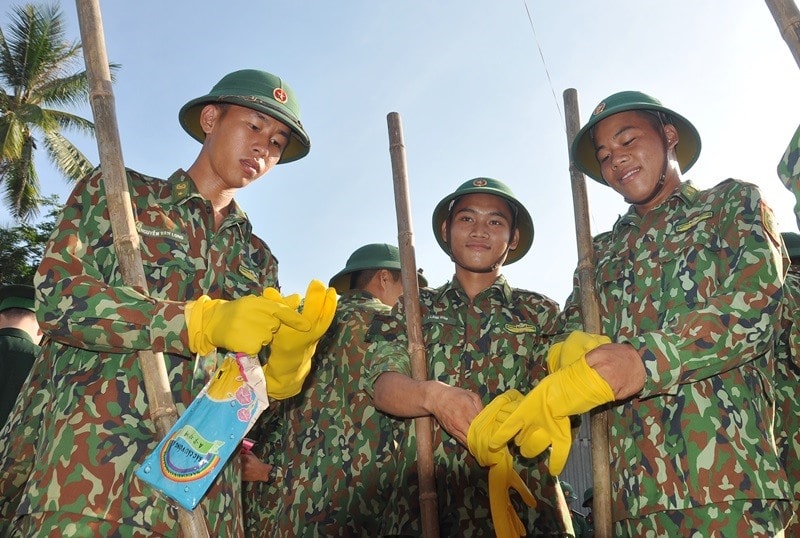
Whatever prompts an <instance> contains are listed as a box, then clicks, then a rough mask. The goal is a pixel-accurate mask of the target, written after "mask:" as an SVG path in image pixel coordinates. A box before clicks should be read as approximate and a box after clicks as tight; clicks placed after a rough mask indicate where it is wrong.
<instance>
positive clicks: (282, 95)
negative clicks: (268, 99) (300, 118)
mask: <svg viewBox="0 0 800 538" xmlns="http://www.w3.org/2000/svg"><path fill="white" fill-rule="evenodd" d="M272 97H274V98H275V100H276V101H278V102H279V103H285V102H286V101H288V100H289V96H287V95H286V92H285V91H283V88H275V89H274V90H272Z"/></svg>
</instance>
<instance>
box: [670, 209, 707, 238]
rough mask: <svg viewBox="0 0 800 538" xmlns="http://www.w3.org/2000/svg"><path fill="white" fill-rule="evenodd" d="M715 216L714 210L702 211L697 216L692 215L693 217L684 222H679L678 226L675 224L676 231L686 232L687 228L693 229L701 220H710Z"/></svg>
mask: <svg viewBox="0 0 800 538" xmlns="http://www.w3.org/2000/svg"><path fill="white" fill-rule="evenodd" d="M713 216H714V212H713V211H703V212H702V213H700V214H699V215H697V216H696V217H692V218H691V219H689V220H687V221H686V222H682V223H680V224H678V225H677V226H675V231H676V232H679V233H683V232H685V231H687V230H691V229H692V228H694V227H695V226H697V224H698V223H699V222H702V221H704V220H708V219H710V218H711V217H713Z"/></svg>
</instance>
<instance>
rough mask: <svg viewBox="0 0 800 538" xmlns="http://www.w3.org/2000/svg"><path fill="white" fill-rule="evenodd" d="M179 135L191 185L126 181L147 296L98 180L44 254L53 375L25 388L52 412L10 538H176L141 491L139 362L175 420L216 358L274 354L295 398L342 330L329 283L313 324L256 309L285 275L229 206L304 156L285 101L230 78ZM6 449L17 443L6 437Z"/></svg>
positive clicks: (254, 76)
mask: <svg viewBox="0 0 800 538" xmlns="http://www.w3.org/2000/svg"><path fill="white" fill-rule="evenodd" d="M179 120H180V123H181V125H182V126H183V128H184V129H185V130H186V131H187V132H188V133H189V134H190V135H191V136H192V137H193V138H195V139H196V140H198V141H200V142H201V143H202V148H201V150H200V152H199V154H198V156H197V158H196V160H195V161H194V163H193V164H192V165H191V166H190V167H189V168H188V169H187V170H186V171H184V170H178V171H176V172H175V173H174V174H173V175H172V176H171V177H170V178H169V179H168V180H166V181H163V180H158V179H155V178H151V177H147V176H144V175H142V174H139V173H137V172H134V171H132V170H128V171H127V180H128V185H129V189H130V193H131V202H132V209H133V211H134V217H135V220H136V223H137V231H138V232H139V235H140V241H141V244H140V250H141V254H142V258H143V262H144V272H145V277H146V280H147V290H148V292H147V293H145V291H144V290H140V289H134V288H132V287H130V286H126V285H125V284H124V283H123V281H122V279H121V276H120V271H119V260H118V258H117V255H116V253H115V250H114V248H113V241H112V231H111V226H110V222H109V213H108V206H107V201H106V196H105V191H104V188H103V184H102V181H101V179H102V178H101V173H100V171H95V172H93V173H91V174H89V176H87V177H86V178H85V179H84V180H82V181H81V182H80V183H79V184H78V185H77V186H76V188H75V189H74V190H73V192H72V194H71V195H70V196H69V198H68V200H67V202H66V206H65V208H64V211H63V212H62V214H61V217H60V219H59V221H58V223H57V224H56V229H55V231H54V232H53V235H52V236H51V238H50V241H49V242H48V243H47V246H46V250H45V253H44V257H43V260H42V263H41V265H40V266H39V270H38V272H37V274H36V277H35V286H36V293H37V299H38V305H39V309H38V310H37V315H38V318H39V321H40V323H41V325H42V328H43V330H44V331H45V333H46V334H47V336H48V337H49V340H47V341H45V345H44V347H43V352H42V356H41V358H40V359H37V364H39V363H41V364H42V365H43V366H42V368H41V369H40V370H38V371H42V372H46V375H43V376H39V377H37V378H36V379H34V378H31V383H30V385H31V387H29V390H36V391H37V397H36V398H35V400H36V401H40V402H41V401H44V404H43V411H42V413H41V417H40V418H41V427H40V429H39V430H38V432H36V435H35V437H34V439H35V442H34V443H30V445H31V447H32V452H35V458H34V457H33V456H31V460H32V469H31V474H30V478H29V479H28V481H27V483H26V485H25V490H24V496H23V498H22V502H21V503H20V505H19V508H18V509H17V511H16V517H17V519H16V521H14V522H13V524H12V525H13V526H12V534H14V535H16V534H19V535H24V536H31V535H34V534H37V535H56V534H57V535H60V536H73V535H74V536H77V535H80V536H84V535H87V534H93V535H103V536H111V535H114V536H133V535H137V536H138V535H156V534H157V535H163V536H175V535H176V534H177V532H178V529H177V512H176V507H175V506H174V505H173V504H172V503H169V502H167V500H165V499H164V498H163V497H161V496H159V494H157V492H155V491H154V490H152V489H151V488H149V487H148V486H147V485H146V484H144V483H142V482H141V481H139V480H138V479H137V478H136V477H135V475H134V471H135V470H136V468H137V466H138V465H137V464H138V463H140V462H141V461H142V460H143V459H144V457H145V456H146V455H147V454H149V453H150V452H151V451H152V450H153V448H154V447H155V446H156V442H157V440H156V435H155V430H154V425H153V422H152V419H151V417H150V414H149V412H148V408H147V399H146V394H145V392H144V387H143V386H142V373H141V370H140V367H139V363H138V362H137V359H136V351H137V350H140V349H152V350H154V351H156V352H163V354H164V355H163V356H164V360H165V362H166V371H167V374H168V382H169V385H170V387H171V389H172V397H173V399H174V400H175V403H176V406H177V408H178V411H179V412H182V411H183V410H184V409H185V408H186V407H187V406H188V405H189V404H190V403H191V402H192V400H193V398H194V397H195V396H196V395H197V394H198V392H199V391H200V390H201V389H202V387H203V386H204V385H205V384H206V382H207V381H208V380H209V375H210V372H211V371H213V367H214V363H215V362H216V360H217V358H218V357H219V356H220V355H219V353H218V352H217V350H218V349H219V350H220V353H221V352H222V351H223V350H231V351H238V352H244V353H248V354H256V353H258V352H259V350H261V348H262V346H263V345H265V344H270V348H269V349H270V358H269V362H268V364H267V365H266V366H265V367H264V369H265V377H266V380H267V388H268V390H269V392H270V394H271V395H272V396H273V397H275V396H276V395H278V394H282V395H290V394H293V393H296V392H297V391H299V389H300V385H301V383H302V378H300V379H299V380H298V379H297V372H298V371H302V369H303V368H304V367H305V363H306V362H307V360H308V359H310V351H313V347H314V345H315V343H316V340H317V339H318V338H319V337H320V336H321V334H322V333H323V332H324V330H325V329H326V328H327V324H328V323H329V322H330V319H331V318H332V315H333V311H334V309H335V292H334V291H333V290H326V289H325V286H324V285H323V284H321V283H316V284H315V283H312V285H310V286H309V291H308V296H307V297H306V304H307V305H308V304H314V305H315V308H317V309H318V310H319V311H318V312H314V311H312V310H313V309H311V308H305V309H304V310H303V312H302V313H298V312H297V311H296V310H295V309H294V308H292V307H291V306H289V305H288V304H286V300H285V299H284V298H281V299H280V300H278V299H272V300H271V299H269V298H267V297H264V296H262V295H261V293H262V291H263V290H265V289H266V288H268V287H274V286H276V285H277V262H276V260H275V258H274V256H273V255H272V253H271V252H270V250H269V248H268V247H267V245H266V244H265V243H264V242H263V241H262V240H261V239H259V238H258V237H256V236H255V235H254V234H253V232H252V229H251V225H250V222H249V220H248V219H247V216H246V215H245V214H244V212H243V211H242V210H241V209H240V208H239V206H238V205H237V204H236V202H235V201H234V199H233V197H234V194H235V193H237V192H238V191H239V189H241V188H243V187H245V186H247V185H248V184H250V183H252V182H253V181H256V180H257V179H258V178H260V177H261V176H263V175H264V174H265V173H267V172H268V171H269V170H270V169H272V168H273V167H274V166H275V165H276V164H279V163H286V162H291V161H294V160H297V159H300V158H302V157H303V156H305V155H306V154H307V153H308V151H309V147H310V145H309V138H308V135H307V134H306V132H305V130H304V128H303V126H302V124H301V123H300V119H299V107H298V104H297V99H296V98H295V95H294V93H293V91H292V90H291V88H289V87H288V86H287V85H286V84H285V83H284V82H283V80H281V79H280V78H278V77H276V76H274V75H272V74H270V73H267V72H264V71H259V70H242V71H236V72H233V73H230V74H228V75H226V76H225V77H223V78H222V79H221V80H220V81H219V82H218V83H217V84H216V85H215V86H214V88H213V89H212V90H211V92H210V93H209V94H207V95H204V96H202V97H199V98H197V99H194V100H192V101H189V102H188V103H187V104H186V105H184V107H183V108H182V109H181V110H180V113H179ZM311 295H313V300H310V298H309V296H311ZM192 359H194V360H192ZM301 363H302V364H301ZM34 370H37V366H36V364H35V365H34ZM42 394H44V396H41V395H42ZM12 418H13V417H12ZM6 431H8V430H6ZM9 442H20V440H19V439H14V434H13V432H12V433H11V435H9V436H7V437H6V438H4V439H3V443H9ZM238 463H239V460H238V458H232V460H231V463H229V464H228V465H225V467H224V469H223V470H222V473H221V474H220V476H219V477H218V479H217V480H216V481H215V483H214V485H213V486H212V488H211V490H210V492H209V493H208V495H207V502H206V503H205V504H206V505H205V509H206V512H205V515H206V517H207V520H208V524H209V528H210V532H211V535H212V536H237V535H241V533H242V523H241V518H240V517H239V514H240V490H241V484H240V481H239V465H238Z"/></svg>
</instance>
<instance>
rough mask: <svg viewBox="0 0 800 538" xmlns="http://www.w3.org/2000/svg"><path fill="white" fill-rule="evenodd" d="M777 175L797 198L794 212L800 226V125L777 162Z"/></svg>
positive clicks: (799, 226)
mask: <svg viewBox="0 0 800 538" xmlns="http://www.w3.org/2000/svg"><path fill="white" fill-rule="evenodd" d="M778 176H779V177H780V178H781V181H783V184H784V185H786V188H787V189H789V190H790V191H791V192H793V193H794V197H795V199H796V200H797V203H796V204H795V206H794V214H795V216H796V217H797V227H798V228H800V127H798V128H797V131H795V133H794V135H793V136H792V139H791V141H790V142H789V145H788V146H787V148H786V152H785V153H784V154H783V157H782V158H781V162H780V163H778Z"/></svg>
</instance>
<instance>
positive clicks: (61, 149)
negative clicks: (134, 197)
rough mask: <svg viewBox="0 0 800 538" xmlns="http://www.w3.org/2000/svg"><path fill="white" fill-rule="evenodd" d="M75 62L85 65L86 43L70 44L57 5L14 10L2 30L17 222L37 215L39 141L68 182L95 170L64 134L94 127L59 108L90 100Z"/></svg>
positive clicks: (9, 175)
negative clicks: (66, 131) (82, 52)
mask: <svg viewBox="0 0 800 538" xmlns="http://www.w3.org/2000/svg"><path fill="white" fill-rule="evenodd" d="M76 63H78V64H79V66H82V65H83V61H82V54H81V44H80V42H77V41H75V42H69V41H67V39H66V37H65V32H64V19H63V15H62V13H61V11H60V10H59V9H58V7H57V6H54V5H53V6H39V5H34V4H26V5H24V6H21V7H19V6H18V7H15V8H12V13H11V21H10V23H9V25H8V27H7V28H6V29H5V30H4V29H2V28H0V114H1V116H0V190H2V192H3V198H4V202H5V203H6V204H7V205H8V207H9V209H10V211H11V213H12V215H13V216H14V217H16V218H17V219H20V220H23V221H25V220H28V219H29V218H30V217H32V216H34V215H36V214H37V213H38V209H39V204H40V202H41V197H40V194H39V177H38V175H37V173H36V168H35V166H34V160H33V157H34V152H35V151H36V150H37V149H38V145H39V144H42V145H43V146H44V150H45V151H46V153H47V156H48V158H49V159H50V161H51V162H52V163H53V164H54V166H55V167H56V169H57V170H58V171H59V172H61V174H63V176H64V177H65V178H66V179H67V180H69V181H75V180H76V179H78V178H80V177H81V176H83V175H84V174H86V173H87V172H88V171H90V170H91V169H92V164H91V163H90V162H89V160H88V159H87V158H86V156H85V155H84V154H83V153H81V151H80V150H79V149H78V148H77V147H75V145H74V144H72V142H70V141H69V140H67V138H66V137H65V136H64V135H63V134H62V130H63V129H77V130H79V131H82V132H85V133H88V134H90V135H92V134H93V133H94V124H93V123H92V122H91V121H89V120H87V119H85V118H82V117H80V116H77V115H74V114H70V113H68V112H64V111H63V110H58V109H57V108H63V107H70V106H75V105H79V104H83V103H86V102H87V100H88V96H89V83H88V80H87V76H86V72H85V71H84V70H81V71H76V66H75V64H76ZM113 67H116V66H113ZM50 107H57V108H50ZM35 135H36V136H35Z"/></svg>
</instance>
